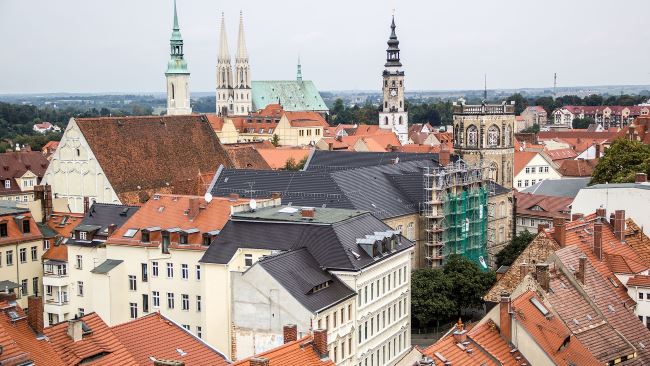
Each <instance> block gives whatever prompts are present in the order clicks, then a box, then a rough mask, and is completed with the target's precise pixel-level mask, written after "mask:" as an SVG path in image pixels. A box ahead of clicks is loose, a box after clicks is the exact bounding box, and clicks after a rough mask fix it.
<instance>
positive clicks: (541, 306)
mask: <svg viewBox="0 0 650 366" xmlns="http://www.w3.org/2000/svg"><path fill="white" fill-rule="evenodd" d="M530 302H531V303H532V304H533V305H535V307H536V308H537V310H539V312H540V313H542V315H544V316H548V315H549V314H550V312H549V311H548V309H547V308H546V306H544V304H542V303H541V301H539V299H538V298H536V297H531V299H530Z"/></svg>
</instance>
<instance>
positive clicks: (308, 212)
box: [300, 207, 316, 218]
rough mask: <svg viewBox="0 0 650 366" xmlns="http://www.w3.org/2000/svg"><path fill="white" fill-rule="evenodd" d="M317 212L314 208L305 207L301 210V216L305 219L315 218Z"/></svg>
mask: <svg viewBox="0 0 650 366" xmlns="http://www.w3.org/2000/svg"><path fill="white" fill-rule="evenodd" d="M315 212H316V209H315V208H313V207H303V208H301V209H300V215H301V216H302V217H303V218H313V217H314V214H315Z"/></svg>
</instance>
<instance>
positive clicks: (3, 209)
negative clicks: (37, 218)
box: [0, 200, 29, 215]
mask: <svg viewBox="0 0 650 366" xmlns="http://www.w3.org/2000/svg"><path fill="white" fill-rule="evenodd" d="M25 212H29V208H26V207H20V205H19V203H18V202H16V201H9V200H0V215H15V214H19V213H25Z"/></svg>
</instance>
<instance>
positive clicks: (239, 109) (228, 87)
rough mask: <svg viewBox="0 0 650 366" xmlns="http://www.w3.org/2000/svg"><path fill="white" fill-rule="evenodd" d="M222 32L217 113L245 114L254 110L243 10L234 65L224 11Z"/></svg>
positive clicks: (218, 63) (218, 58)
mask: <svg viewBox="0 0 650 366" xmlns="http://www.w3.org/2000/svg"><path fill="white" fill-rule="evenodd" d="M220 32H221V35H220V40H219V55H218V57H217V113H219V114H221V115H245V114H248V113H250V112H251V111H252V108H253V100H252V93H251V72H250V71H251V70H250V64H249V61H248V51H247V49H246V38H245V35H244V15H243V14H242V13H241V12H240V13H239V34H238V37H237V53H236V54H235V67H234V69H233V68H232V66H231V58H230V51H229V49H228V36H227V34H226V20H225V16H224V15H223V13H222V14H221V30H220ZM233 71H234V74H233ZM233 76H234V78H233Z"/></svg>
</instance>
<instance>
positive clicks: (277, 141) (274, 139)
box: [271, 134, 280, 147]
mask: <svg viewBox="0 0 650 366" xmlns="http://www.w3.org/2000/svg"><path fill="white" fill-rule="evenodd" d="M271 143H272V144H273V146H275V147H278V145H280V136H278V135H276V134H273V137H272V138H271Z"/></svg>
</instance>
